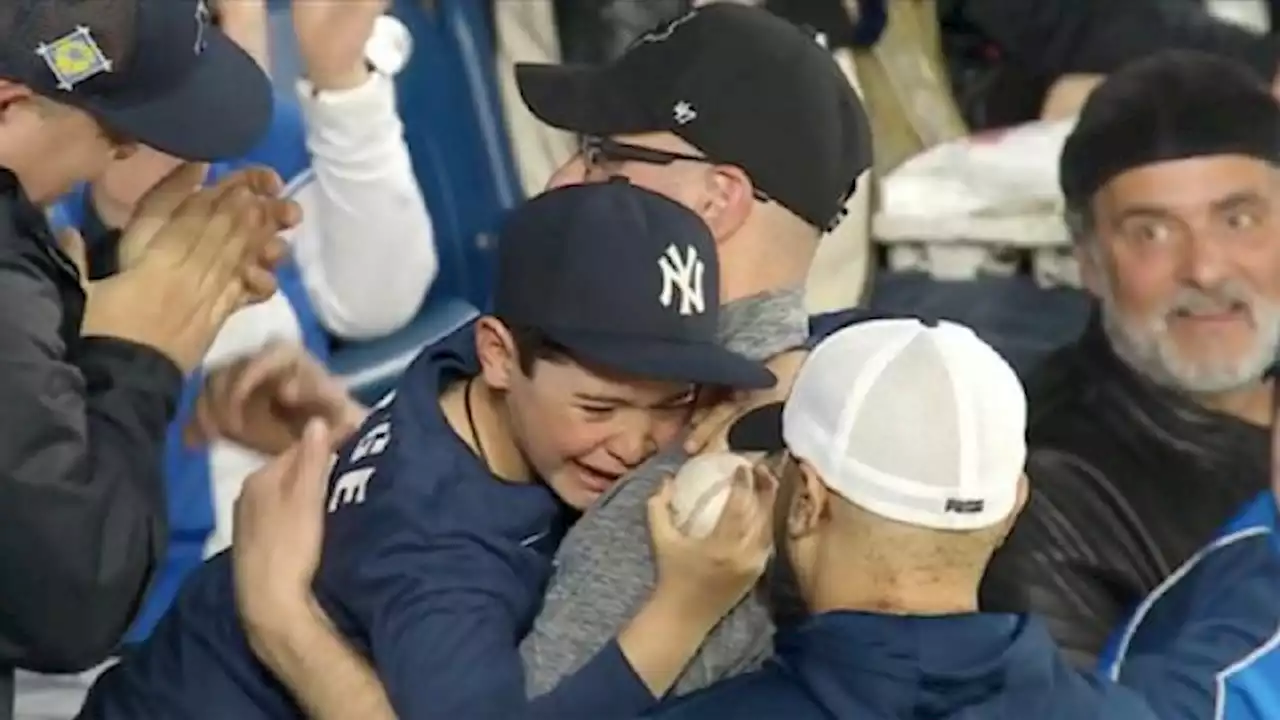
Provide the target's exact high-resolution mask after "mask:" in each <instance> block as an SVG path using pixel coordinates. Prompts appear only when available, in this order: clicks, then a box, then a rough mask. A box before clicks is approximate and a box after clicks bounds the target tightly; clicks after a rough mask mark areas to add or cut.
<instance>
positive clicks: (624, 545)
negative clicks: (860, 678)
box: [520, 290, 809, 696]
mask: <svg viewBox="0 0 1280 720" xmlns="http://www.w3.org/2000/svg"><path fill="white" fill-rule="evenodd" d="M808 323H809V321H808V316H807V315H806V314H805V311H804V295H803V293H802V292H801V291H799V290H791V291H785V292H778V293H768V294H764V295H757V296H753V297H750V298H746V299H743V300H739V301H736V302H733V303H729V304H727V305H726V306H725V307H724V309H723V311H722V314H721V323H720V338H721V341H722V342H723V343H724V344H725V346H726V347H728V348H729V349H731V350H734V351H737V352H739V353H742V354H743V355H746V356H747V357H751V358H755V359H760V360H764V359H768V358H771V357H773V356H775V355H778V354H779V353H782V352H784V351H786V350H790V349H793V348H796V347H799V346H800V345H801V344H802V343H803V342H804V340H805V339H806V337H807V334H808ZM687 457H688V456H687V455H686V454H685V453H684V452H683V450H682V449H681V448H680V446H679V444H676V445H675V447H672V448H668V449H667V450H665V451H663V452H661V453H659V454H658V455H656V456H654V457H652V458H650V459H649V461H648V462H646V463H645V464H644V465H641V466H640V467H639V468H637V469H636V470H635V471H634V472H632V473H631V474H630V475H628V476H627V477H626V478H624V479H623V481H622V482H620V483H618V484H617V485H616V486H614V488H613V489H612V490H610V492H609V493H608V494H606V495H605V496H604V497H603V498H601V499H600V501H599V502H598V503H597V504H596V505H595V506H594V507H593V508H591V509H590V510H589V511H588V512H587V513H586V514H585V515H583V517H582V519H581V520H579V521H578V523H577V524H576V525H574V527H573V528H572V529H571V530H570V531H569V534H568V535H567V536H566V537H565V539H564V542H563V543H562V544H561V545H560V549H559V551H558V552H557V553H556V571H555V575H554V577H553V578H552V579H551V582H550V584H549V585H548V587H547V593H546V600H545V602H544V604H543V606H542V610H541V612H540V613H539V615H538V618H537V620H535V621H534V625H533V629H532V630H531V631H530V632H529V634H528V635H527V636H526V637H525V639H524V642H522V643H521V645H520V653H521V656H522V657H523V660H524V666H525V673H526V680H527V687H528V690H529V694H530V696H536V695H541V694H543V693H545V692H547V691H548V690H550V689H552V688H554V687H555V686H556V684H558V683H559V682H560V680H562V679H563V678H564V677H566V676H568V675H570V674H572V673H574V672H576V671H577V670H578V669H579V668H580V667H582V666H583V665H584V664H586V662H587V661H588V660H590V659H591V658H592V657H593V656H594V655H595V654H596V653H597V652H598V651H599V650H600V648H602V647H604V645H605V644H606V643H607V642H609V640H610V639H612V638H613V637H615V636H616V635H617V634H618V632H619V631H620V630H622V628H623V627H624V626H625V625H626V624H627V622H628V621H629V620H630V619H631V618H632V616H633V615H635V613H636V611H637V610H638V609H639V608H640V606H641V605H643V604H644V602H645V600H647V599H648V597H649V594H650V592H651V591H652V590H653V586H654V578H655V573H654V564H653V553H652V550H651V548H650V545H649V528H648V524H647V522H646V507H647V503H648V500H649V497H650V496H651V495H652V494H653V493H654V492H655V491H656V490H657V488H658V486H659V484H660V483H661V481H662V477H663V476H664V475H665V474H667V473H669V472H674V471H675V470H676V469H677V468H679V467H680V465H681V464H682V463H683V462H684V461H685V460H686V459H687ZM772 634H773V627H772V624H771V623H770V621H769V616H768V614H767V613H766V612H765V610H764V608H763V607H761V606H760V604H759V603H758V602H757V601H756V600H755V599H754V597H748V598H747V600H745V601H743V603H742V604H741V605H739V606H738V607H737V608H735V609H734V610H733V612H732V613H730V614H729V616H728V617H726V618H725V619H724V620H723V621H722V622H721V623H720V624H719V625H718V626H717V627H716V629H715V631H714V632H713V633H712V634H711V636H710V637H709V638H708V639H707V641H706V643H705V644H704V645H703V647H702V649H701V650H700V651H699V653H698V655H697V657H695V658H694V660H693V661H692V662H691V663H690V664H689V667H687V668H686V669H685V672H684V674H683V675H682V676H681V677H680V680H679V682H678V683H677V685H676V692H677V693H678V694H683V693H687V692H690V691H693V690H697V689H699V688H703V687H706V686H707V685H709V684H711V683H712V682H714V681H716V680H719V679H722V678H725V677H729V676H732V675H736V674H738V673H741V672H745V671H747V670H751V669H754V668H755V667H757V666H758V665H759V664H760V663H761V662H763V660H764V659H765V658H767V657H768V656H769V654H770V652H771V651H772V644H771V640H772Z"/></svg>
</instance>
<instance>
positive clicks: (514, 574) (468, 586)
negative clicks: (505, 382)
mask: <svg viewBox="0 0 1280 720" xmlns="http://www.w3.org/2000/svg"><path fill="white" fill-rule="evenodd" d="M476 372H478V364H477V362H476V358H475V354H474V334H473V332H471V329H470V328H467V329H466V330H464V331H461V332H459V333H457V334H456V335H454V336H453V337H451V338H450V339H448V340H446V341H445V342H444V343H442V344H440V345H437V346H434V347H432V348H428V349H427V350H426V351H424V353H423V354H422V355H421V356H420V357H419V358H418V360H416V361H415V362H414V364H413V365H412V366H411V367H410V368H409V370H408V371H407V372H406V374H405V376H404V378H403V379H402V380H401V383H400V385H399V387H398V388H397V391H396V393H395V394H394V395H393V396H391V397H389V398H387V399H386V400H384V401H383V402H382V403H379V405H378V406H377V407H376V408H375V409H374V410H373V412H372V413H371V415H370V417H369V418H368V419H367V420H366V421H365V423H364V426H363V427H362V428H361V430H360V431H359V433H357V434H356V436H355V437H354V438H353V439H352V440H351V441H349V442H348V443H347V444H346V445H345V446H344V447H343V448H341V449H340V450H339V453H338V454H339V460H338V463H337V465H336V466H335V468H334V470H333V472H332V474H331V476H330V478H331V479H330V494H329V503H328V510H329V515H328V520H327V523H326V531H325V545H324V553H323V557H322V561H321V568H320V572H319V576H318V578H317V580H316V588H315V589H316V595H317V597H318V598H319V600H320V602H321V604H322V605H323V606H324V607H325V609H326V610H327V612H328V613H329V615H330V617H331V618H332V619H333V621H334V622H335V624H336V625H337V627H338V628H339V630H340V631H341V632H342V633H343V634H344V635H345V636H346V637H347V639H348V640H349V642H350V643H351V645H352V646H353V647H354V648H355V649H357V650H358V651H360V652H361V653H363V654H364V655H365V656H366V657H368V658H369V659H370V660H371V661H372V663H373V664H374V666H375V667H376V669H377V672H378V675H379V677H380V678H381V680H382V682H383V684H384V685H385V686H386V688H387V691H388V693H389V695H390V697H391V700H392V703H393V705H394V706H395V709H396V711H397V714H398V715H399V716H400V717H403V718H412V719H413V720H431V719H432V718H449V719H454V718H466V720H518V719H519V718H547V719H548V720H550V719H552V718H554V719H556V720H563V719H566V718H582V719H583V720H598V719H599V718H624V717H634V716H636V715H638V714H639V713H641V712H643V711H644V710H646V709H648V708H649V707H650V706H652V705H653V704H654V702H655V699H654V698H653V697H652V696H651V695H650V693H649V691H648V690H647V688H646V687H645V686H644V684H643V683H642V682H641V681H640V680H639V678H637V677H636V675H635V673H634V672H633V671H632V670H631V667H630V665H629V664H628V663H627V662H626V660H625V659H624V658H623V656H622V653H621V651H620V650H619V648H618V646H617V644H616V643H610V644H609V645H608V646H606V647H605V648H604V649H602V650H601V651H600V653H599V654H598V655H597V656H596V658H595V659H594V660H592V661H590V662H589V663H588V664H587V665H586V667H584V668H583V669H582V670H580V671H579V672H578V673H577V674H576V675H574V676H572V677H570V678H568V679H566V680H565V681H564V682H563V683H562V684H561V685H560V686H559V687H558V688H557V689H556V690H554V691H552V692H551V693H548V694H547V695H545V696H542V697H541V698H538V699H536V700H534V701H528V700H526V698H525V684H524V676H523V668H522V666H521V663H520V656H519V651H518V649H517V646H518V643H519V640H520V638H521V637H523V635H524V634H525V633H526V632H527V631H528V629H529V626H530V625H531V623H532V622H533V617H534V615H535V614H536V612H537V609H538V607H539V606H540V605H541V603H542V593H543V589H544V587H545V585H546V582H547V580H548V578H549V577H550V573H551V570H552V566H551V560H552V556H553V554H554V552H555V549H556V547H557V546H558V545H559V542H560V540H561V538H562V537H563V535H564V533H565V531H566V530H567V529H568V527H569V524H570V523H571V522H572V521H573V519H574V515H573V514H572V513H571V512H570V511H569V510H568V509H567V508H565V507H564V506H563V505H562V504H561V503H560V502H559V500H558V499H557V498H556V497H555V496H554V495H553V494H552V493H551V491H550V490H549V489H547V488H546V487H545V486H543V485H541V484H530V485H520V484H511V483H506V482H500V481H498V480H497V479H495V478H494V477H493V476H492V475H490V474H489V472H488V471H487V469H486V468H485V467H484V465H483V464H482V463H481V462H480V460H479V459H477V458H476V456H475V455H474V454H473V453H472V452H471V451H470V449H469V448H468V447H467V446H466V445H465V444H464V443H463V442H462V440H461V439H460V438H459V437H458V436H457V435H456V434H455V433H454V432H453V430H452V429H451V427H450V426H449V424H448V422H447V421H446V420H445V418H444V415H443V413H442V412H441V410H440V405H439V398H440V393H441V391H442V390H443V389H444V388H445V387H446V386H447V385H448V384H450V383H451V382H452V381H456V380H459V379H461V378H464V377H470V376H473V375H474V374H475V373H476ZM299 715H300V711H299V709H298V708H297V707H296V706H295V705H294V703H293V701H292V700H291V699H290V697H289V695H288V693H287V692H286V691H285V690H284V688H282V687H281V686H280V685H279V684H278V683H277V682H276V681H275V680H274V679H272V677H271V676H270V674H269V673H268V672H267V670H266V669H265V668H264V667H262V666H261V665H259V664H258V662H257V661H256V660H255V659H254V656H253V655H252V653H251V651H250V649H249V648H248V646H247V644H246V640H245V638H244V635H243V633H242V631H241V629H240V623H239V621H238V619H237V617H236V611H235V598H234V594H233V588H232V578H231V569H230V563H229V561H228V558H227V556H226V555H225V554H224V555H220V556H218V557H216V558H214V559H212V560H211V561H210V562H209V563H208V564H206V565H205V566H204V567H203V568H201V569H200V570H199V571H197V572H195V573H194V574H193V575H192V576H191V577H190V579H189V580H188V581H187V583H186V585H185V586H184V587H183V589H182V591H181V593H180V594H179V596H178V601H177V603H176V604H175V605H174V607H173V610H172V611H171V612H170V613H169V614H168V615H167V616H166V617H165V618H164V619H163V620H162V621H161V622H160V624H159V625H158V626H157V627H156V630H155V632H154V633H153V634H152V636H151V638H150V639H149V640H148V641H146V642H145V643H143V644H142V645H141V646H140V647H138V648H136V649H135V650H134V651H133V652H131V653H130V655H129V656H127V657H125V658H124V659H123V661H122V662H121V663H120V664H119V665H117V666H116V667H114V668H112V669H111V670H108V671H107V672H106V673H105V674H104V675H103V676H102V678H101V679H100V680H99V681H98V682H97V684H96V685H95V686H94V688H93V689H92V691H91V692H90V696H89V701H88V703H87V705H86V712H85V714H84V715H83V716H82V717H83V718H86V719H89V718H104V719H107V720H126V719H129V720H135V719H137V718H185V719H187V720H200V719H202V718H208V719H209V720H227V719H230V718H234V719H235V720H259V719H265V718H295V717H298V716H299Z"/></svg>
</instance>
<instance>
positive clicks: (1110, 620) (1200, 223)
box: [983, 52, 1280, 666]
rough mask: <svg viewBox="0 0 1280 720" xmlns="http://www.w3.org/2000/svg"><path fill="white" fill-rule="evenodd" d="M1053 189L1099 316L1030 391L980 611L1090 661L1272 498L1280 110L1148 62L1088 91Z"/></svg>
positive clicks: (1244, 89) (1249, 84)
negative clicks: (1022, 447) (1165, 586)
mask: <svg viewBox="0 0 1280 720" xmlns="http://www.w3.org/2000/svg"><path fill="white" fill-rule="evenodd" d="M1061 183H1062V188H1063V193H1064V196H1065V198H1066V203H1067V215H1068V221H1069V224H1070V225H1071V227H1072V229H1073V231H1074V235H1075V238H1076V249H1077V253H1078V257H1079V259H1080V262H1081V268H1082V271H1083V273H1082V274H1083V277H1084V278H1085V279H1086V285H1087V286H1088V288H1089V289H1090V290H1091V291H1092V293H1093V295H1094V296H1095V297H1096V298H1097V312H1096V314H1095V317H1094V320H1093V322H1092V324H1091V326H1090V327H1089V329H1088V330H1087V331H1086V332H1085V334H1084V336H1083V337H1082V338H1081V339H1080V340H1079V341H1078V342H1077V343H1076V344H1075V345H1073V346H1070V347H1068V348H1066V349H1065V350H1062V351H1060V352H1059V353H1057V354H1056V355H1054V356H1052V357H1051V358H1050V359H1049V360H1047V361H1046V364H1045V365H1044V366H1043V367H1042V368H1041V369H1040V372H1039V375H1038V376H1036V377H1033V378H1032V379H1031V380H1030V382H1029V383H1028V394H1029V396H1030V403H1031V411H1030V412H1031V416H1030V422H1029V428H1028V436H1029V443H1030V446H1031V456H1030V460H1029V463H1028V476H1029V478H1030V485H1031V498H1030V501H1029V503H1028V507H1027V509H1026V511H1025V512H1024V513H1023V515H1022V518H1021V519H1020V520H1019V522H1018V524H1017V526H1016V527H1015V529H1014V531H1013V533H1012V535H1011V536H1010V538H1009V540H1008V542H1007V543H1006V544H1005V546H1004V548H1003V549H1002V550H1001V551H1000V552H998V553H997V554H996V556H995V558H994V561H993V563H992V565H991V566H990V567H989V569H988V572H987V575H986V577H985V580H984V585H983V608H984V609H986V610H1010V609H1016V610H1029V611H1031V612H1034V613H1037V614H1039V615H1041V616H1042V617H1044V618H1045V619H1046V620H1048V622H1049V626H1050V632H1051V634H1053V635H1054V637H1055V639H1056V640H1057V641H1058V642H1059V644H1060V645H1061V646H1062V647H1063V648H1064V649H1065V650H1067V651H1068V653H1069V654H1070V655H1071V656H1072V658H1073V659H1074V660H1075V661H1076V662H1077V663H1079V664H1081V665H1090V666H1091V665H1092V664H1093V662H1094V661H1095V659H1096V657H1097V656H1098V653H1099V652H1100V651H1101V650H1102V649H1103V647H1104V645H1106V643H1107V639H1108V636H1109V635H1111V634H1112V632H1113V631H1114V630H1115V628H1116V625H1117V623H1119V622H1120V621H1121V620H1122V619H1123V618H1124V617H1125V616H1127V614H1128V613H1129V612H1130V611H1131V610H1132V609H1133V608H1134V606H1136V605H1137V604H1138V603H1139V602H1141V601H1142V599H1143V598H1144V597H1146V596H1147V594H1148V593H1150V592H1151V591H1152V590H1154V589H1155V588H1156V587H1157V586H1158V585H1159V584H1160V583H1161V582H1162V581H1163V580H1165V579H1166V578H1168V577H1169V576H1170V575H1171V574H1173V573H1174V572H1175V570H1176V569H1177V568H1178V567H1179V566H1180V565H1182V564H1183V563H1184V562H1186V561H1187V560H1188V559H1189V558H1190V557H1191V556H1192V555H1193V554H1194V553H1195V552H1196V551H1198V550H1199V549H1200V548H1201V547H1202V546H1204V545H1205V544H1206V543H1207V542H1208V541H1209V540H1211V539H1212V538H1213V537H1214V536H1215V535H1216V534H1217V533H1218V531H1219V530H1220V529H1221V528H1222V527H1223V525H1224V524H1225V523H1226V522H1227V521H1228V520H1229V519H1231V517H1232V516H1233V515H1235V514H1236V513H1237V512H1238V511H1239V510H1240V509H1241V508H1242V507H1243V506H1244V504H1245V503H1246V502H1247V501H1249V500H1250V499H1251V498H1253V497H1254V496H1256V495H1257V494H1258V493H1260V492H1261V491H1262V490H1264V489H1265V488H1266V487H1267V486H1268V469H1269V458H1270V451H1269V442H1270V441H1269V434H1268V428H1269V427H1270V425H1271V420H1272V409H1271V402H1270V392H1271V381H1270V379H1269V377H1268V372H1267V371H1268V369H1269V368H1270V367H1271V365H1272V363H1273V362H1274V359H1275V354H1276V346H1277V341H1278V340H1280V306H1278V304H1280V106H1277V104H1276V101H1275V100H1274V98H1273V97H1272V96H1271V94H1270V91H1269V88H1268V87H1266V86H1265V84H1264V83H1262V82H1261V81H1260V80H1258V79H1257V78H1256V76H1255V75H1254V74H1252V73H1251V72H1250V71H1249V70H1248V69H1247V68H1246V67H1244V66H1243V65H1235V64H1233V63H1232V62H1231V61H1229V60H1224V59H1219V58H1215V57H1211V56H1209V55H1204V54H1200V53H1194V52H1172V53H1164V54H1159V55H1154V56H1152V57H1150V58H1148V59H1146V60H1142V61H1139V62H1138V63H1135V64H1133V65H1131V66H1129V67H1127V68H1125V69H1123V70H1121V71H1120V72H1117V73H1115V74H1113V75H1112V76H1110V77H1109V78H1108V79H1107V80H1106V82H1105V83H1103V85H1102V86H1100V87H1099V88H1098V90H1097V91H1095V93H1094V94H1093V95H1092V96H1091V97H1090V99H1089V101H1088V103H1087V105H1086V106H1085V109H1084V111H1083V113H1082V115H1081V117H1080V121H1079V124H1078V126H1077V127H1076V128H1075V130H1074V131H1073V133H1072V135H1071V137H1070V138H1069V140H1068V142H1067V144H1066V147H1065V149H1064V151H1063V155H1062V161H1061Z"/></svg>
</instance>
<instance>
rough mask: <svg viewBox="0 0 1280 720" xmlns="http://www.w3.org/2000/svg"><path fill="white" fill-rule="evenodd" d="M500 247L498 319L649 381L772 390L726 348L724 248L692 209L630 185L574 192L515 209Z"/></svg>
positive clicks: (565, 190) (758, 368)
mask: <svg viewBox="0 0 1280 720" xmlns="http://www.w3.org/2000/svg"><path fill="white" fill-rule="evenodd" d="M498 242H499V245H498V263H497V265H498V276H497V283H496V292H495V298H494V315H496V316H497V317H499V318H501V319H502V320H504V321H505V322H508V323H511V324H514V325H520V326H524V327H529V328H534V329H537V330H538V331H539V332H541V333H543V334H544V335H546V337H547V339H549V340H551V341H552V342H554V343H556V344H558V345H561V346H563V347H564V348H565V349H566V350H568V351H569V353H570V354H571V355H572V356H573V358H574V359H575V360H577V361H579V362H582V363H584V364H587V365H591V366H596V367H599V368H601V369H605V370H609V371H612V372H618V373H622V374H625V375H630V376H634V377H638V378H644V379H650V380H670V381H677V382H692V383H697V384H704V385H721V386H726V387H736V388H761V387H770V386H772V385H773V384H774V382H775V379H774V377H773V374H772V373H770V372H769V370H768V369H767V368H765V367H764V366H763V365H762V364H760V363H757V362H753V361H751V360H748V359H746V358H744V357H742V356H741V355H738V354H736V353H733V352H731V351H729V350H726V349H725V348H723V347H722V346H721V345H720V344H719V343H718V342H717V337H716V336H717V330H718V325H719V317H720V267H719V263H718V262H717V259H716V246H715V240H714V239H713V238H712V236H711V231H710V229H709V228H708V227H707V226H706V224H705V223H704V222H703V221H702V219H701V218H699V217H698V216H697V215H696V214H694V213H693V212H692V211H690V210H689V209H687V208H685V207H684V206H683V205H680V204H679V203H677V202H675V201H673V200H670V199H668V198H666V197H664V196H662V195H659V194H657V193H654V192H650V191H648V190H644V189H641V188H639V187H636V186H634V185H632V184H630V183H628V182H627V181H625V180H621V179H618V180H612V181H610V182H606V183H594V184H585V185H570V186H566V187H562V188H557V189H555V190H551V191H549V192H546V193H544V194H542V195H539V196H537V197H535V198H533V199H532V200H530V201H528V202H527V203H525V204H524V205H522V206H521V207H519V208H518V209H516V210H515V211H514V212H513V213H512V214H511V215H510V217H509V218H508V220H507V222H506V223H505V224H504V226H503V229H502V233H501V236H500V237H499V240H498Z"/></svg>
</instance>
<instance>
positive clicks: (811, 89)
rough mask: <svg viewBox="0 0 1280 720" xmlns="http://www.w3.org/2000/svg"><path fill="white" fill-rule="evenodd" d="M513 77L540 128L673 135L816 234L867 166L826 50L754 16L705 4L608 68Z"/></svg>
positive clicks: (850, 106)
mask: <svg viewBox="0 0 1280 720" xmlns="http://www.w3.org/2000/svg"><path fill="white" fill-rule="evenodd" d="M516 80H517V82H518V83H519V86H520V92H521V95H522V96H523V97H524V101H525V103H526V104H527V105H528V106H529V109H530V110H532V111H533V113H534V115H536V116H538V117H539V118H540V119H541V120H542V121H543V122H546V123H547V124H549V125H553V126H555V127H558V128H562V129H565V130H570V131H573V132H577V133H581V134H584V135H600V136H608V135H627V134H636V133H645V132H659V131H666V132H672V133H675V134H677V135H679V136H680V137H682V138H684V139H685V140H686V141H687V142H688V143H690V144H691V145H693V146H694V147H696V148H698V149H699V150H700V151H701V152H702V153H703V154H705V155H706V157H707V159H708V160H711V161H713V162H717V163H724V164H728V165H736V166H738V167H741V168H742V169H743V170H745V171H746V173H747V175H748V176H750V178H751V181H752V183H753V184H754V185H755V188H756V190H758V191H760V192H761V193H763V194H764V195H766V196H767V197H768V198H770V199H772V200H775V201H777V202H778V203H779V204H780V205H782V206H783V207H786V208H787V209H789V210H791V211H792V212H793V213H795V214H796V215H798V216H799V217H801V218H803V219H804V220H806V221H807V222H808V223H810V224H811V225H813V226H815V227H817V228H819V229H822V230H829V229H831V228H832V227H834V226H835V224H836V223H838V222H839V219H840V217H841V215H842V211H843V208H844V205H845V202H846V201H847V200H848V198H849V197H850V196H851V195H852V194H853V191H854V189H855V187H856V183H857V179H858V177H859V176H860V175H861V174H862V172H863V171H864V170H866V169H867V168H868V167H870V166H871V138H870V130H869V125H868V122H867V117H866V113H865V111H864V110H863V108H862V104H861V103H860V102H859V100H858V97H857V94H856V93H855V92H854V90H853V88H852V87H851V86H850V84H849V81H848V80H847V79H846V78H845V76H844V74H843V73H842V72H841V71H840V68H839V66H837V65H836V63H835V60H834V59H833V58H832V57H831V54H830V52H829V51H828V50H827V49H826V48H824V47H823V46H822V45H821V44H819V42H818V41H817V39H816V38H814V37H813V36H812V35H811V34H809V33H806V32H805V31H803V30H801V29H800V28H798V27H796V26H794V25H792V24H790V23H788V22H787V21H786V20H783V19H782V18H779V17H777V16H776V15H773V14H772V13H770V12H768V11H767V10H764V9H762V8H756V7H750V6H746V5H738V4H735V3H714V4H711V5H708V6H705V7H702V8H698V9H695V10H692V11H690V12H688V13H687V14H685V15H681V16H679V17H677V18H675V19H672V20H668V21H667V22H665V23H663V24H662V25H660V26H659V27H657V28H654V29H653V30H651V31H649V32H647V33H645V34H644V35H642V36H641V37H640V38H638V39H637V40H636V41H635V43H634V44H633V45H632V46H631V48H630V49H629V50H627V52H626V53H625V54H623V55H622V57H620V58H619V59H618V60H617V61H615V62H614V63H612V64H610V65H606V66H602V67H588V66H575V65H531V64H521V65H518V66H517V67H516Z"/></svg>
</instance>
